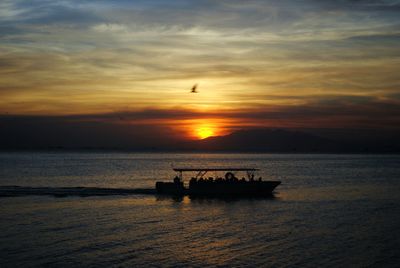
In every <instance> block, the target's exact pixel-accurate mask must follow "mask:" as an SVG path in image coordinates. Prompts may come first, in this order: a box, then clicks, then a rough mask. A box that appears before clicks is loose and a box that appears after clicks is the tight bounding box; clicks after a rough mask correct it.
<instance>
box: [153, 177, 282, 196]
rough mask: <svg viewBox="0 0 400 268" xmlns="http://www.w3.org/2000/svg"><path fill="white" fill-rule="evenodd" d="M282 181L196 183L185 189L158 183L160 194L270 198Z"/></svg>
mask: <svg viewBox="0 0 400 268" xmlns="http://www.w3.org/2000/svg"><path fill="white" fill-rule="evenodd" d="M279 184H281V182H280V181H244V182H242V181H237V182H228V181H222V182H208V181H205V182H196V183H190V185H189V188H185V187H184V186H183V183H172V182H157V183H156V190H157V193H158V194H169V195H190V196H216V197H219V196H232V197H235V196H248V197H253V196H270V195H272V192H273V191H274V189H275V188H276V187H277V186H278V185H279Z"/></svg>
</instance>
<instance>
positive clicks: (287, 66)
mask: <svg viewBox="0 0 400 268" xmlns="http://www.w3.org/2000/svg"><path fill="white" fill-rule="evenodd" d="M399 74H400V1H395V0H365V1H361V0H360V1H357V0H353V1H351V0H335V1H334V0H326V1H324V0H322V1H321V0H280V1H272V0H264V1H262V0H247V1H245V0H192V1H189V0H186V1H184V0H170V1H161V0H158V1H156V0H135V1H128V0H125V1H124V0H119V1H118V0H114V1H106V0H99V1H85V0H79V1H78V0H76V1H74V0H63V1H54V0H32V1H19V0H2V1H0V114H1V116H3V117H10V116H25V117H26V116H28V117H32V118H33V117H53V118H64V120H65V118H68V119H70V120H79V121H85V120H86V121H108V122H114V123H115V124H125V125H135V126H136V125H143V126H146V125H147V126H148V125H152V126H154V125H157V126H165V127H166V128H169V129H172V130H175V131H179V132H182V133H185V135H186V136H187V137H205V136H208V135H220V134H226V133H229V132H230V131H232V130H234V129H238V128H245V127H289V128H290V127H308V128H312V127H316V128H350V127H352V128H374V129H379V128H385V129H390V128H398V127H399V125H400V75H399ZM195 83H198V85H199V86H198V91H199V93H197V94H194V93H189V91H190V89H191V87H192V86H193V85H194V84H195Z"/></svg>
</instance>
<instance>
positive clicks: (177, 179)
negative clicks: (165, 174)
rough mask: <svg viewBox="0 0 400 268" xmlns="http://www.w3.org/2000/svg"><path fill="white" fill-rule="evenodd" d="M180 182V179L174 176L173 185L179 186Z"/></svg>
mask: <svg viewBox="0 0 400 268" xmlns="http://www.w3.org/2000/svg"><path fill="white" fill-rule="evenodd" d="M180 182H181V179H180V178H179V177H178V176H176V177H175V178H174V183H175V184H179V183H180Z"/></svg>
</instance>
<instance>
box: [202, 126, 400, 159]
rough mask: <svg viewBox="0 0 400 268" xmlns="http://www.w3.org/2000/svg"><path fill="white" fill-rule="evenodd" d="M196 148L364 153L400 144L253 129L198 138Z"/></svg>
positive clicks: (399, 148)
mask: <svg viewBox="0 0 400 268" xmlns="http://www.w3.org/2000/svg"><path fill="white" fill-rule="evenodd" d="M355 137H356V136H355ZM195 148H196V149H197V150H205V151H239V152H293V153H294V152H299V153H300V152H309V153H312V152H314V153H342V152H345V153H350V152H355V153H361V152H399V151H400V144H399V143H398V142H396V141H394V140H392V141H387V140H386V141H381V142H378V141H375V142H371V141H369V140H363V141H357V140H351V138H348V139H347V140H343V139H332V138H326V137H322V136H319V135H314V134H310V133H306V132H302V131H292V130H284V129H249V130H239V131H236V132H234V133H232V134H230V135H227V136H219V137H210V138H207V139H204V140H201V141H198V142H197V144H196V145H195Z"/></svg>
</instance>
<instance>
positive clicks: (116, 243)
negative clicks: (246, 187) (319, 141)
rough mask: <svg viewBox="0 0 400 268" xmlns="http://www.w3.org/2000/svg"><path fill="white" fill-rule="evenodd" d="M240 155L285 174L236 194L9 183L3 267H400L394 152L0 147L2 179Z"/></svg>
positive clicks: (79, 175)
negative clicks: (263, 187)
mask: <svg viewBox="0 0 400 268" xmlns="http://www.w3.org/2000/svg"><path fill="white" fill-rule="evenodd" d="M236 166H240V167H242V166H245V167H255V168H259V169H260V171H259V172H258V173H257V174H256V177H257V178H258V176H261V177H262V178H263V180H280V181H281V182H282V184H281V185H279V186H278V187H277V188H276V190H275V194H274V196H273V197H270V198H244V199H243V198H242V199H232V198H231V199H224V198H200V199H199V198H195V199H193V198H192V199H191V198H190V197H183V198H174V197H169V196H157V195H154V194H129V195H126V194H124V195H122V194H118V192H116V193H115V194H112V195H107V196H96V195H90V194H89V195H85V196H79V195H74V194H73V193H71V195H69V194H67V195H63V196H61V197H60V196H57V195H51V194H50V195H26V196H25V195H24V196H17V195H15V196H13V195H12V192H11V195H10V196H7V197H5V196H3V197H0V228H1V229H0V230H1V232H0V267H400V155H373V154H371V155H369V154H368V155H361V154H357V155H348V154H345V155H336V154H203V153H195V154H189V153H183V154H180V153H179V154H178V153H125V152H124V153H119V152H90V153H87V152H68V153H65V152H13V153H0V186H1V187H4V186H8V187H9V186H23V187H44V188H48V189H50V192H51V189H59V188H62V187H83V188H82V189H85V188H86V187H101V188H112V189H114V188H122V189H137V188H140V189H147V188H149V189H151V188H154V185H155V182H156V181H159V180H166V181H169V180H171V179H172V178H173V177H174V176H175V173H174V171H173V170H172V168H173V167H227V168H229V167H236ZM219 175H221V174H213V173H209V174H207V176H219ZM222 175H223V174H222ZM188 176H189V177H190V176H192V175H191V174H188ZM1 187H0V188H1Z"/></svg>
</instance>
